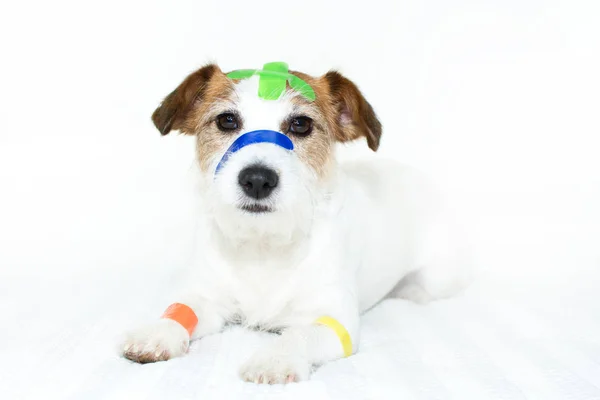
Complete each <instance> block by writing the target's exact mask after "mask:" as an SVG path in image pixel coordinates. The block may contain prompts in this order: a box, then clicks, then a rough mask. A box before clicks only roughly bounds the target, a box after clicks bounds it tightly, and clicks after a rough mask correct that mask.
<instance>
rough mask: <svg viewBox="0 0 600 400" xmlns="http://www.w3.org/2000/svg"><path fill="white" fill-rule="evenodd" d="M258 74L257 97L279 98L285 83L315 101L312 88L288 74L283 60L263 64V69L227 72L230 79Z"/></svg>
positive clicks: (266, 98)
mask: <svg viewBox="0 0 600 400" xmlns="http://www.w3.org/2000/svg"><path fill="white" fill-rule="evenodd" d="M254 75H258V76H259V77H260V78H259V83H258V97H260V98H261V99H265V100H279V98H280V97H281V95H282V94H283V92H285V89H286V84H289V85H290V87H291V88H292V89H294V90H296V91H297V92H298V93H300V94H301V95H302V96H304V97H305V98H306V100H308V101H315V98H316V95H315V91H314V90H313V88H312V87H311V86H310V85H309V84H308V83H306V82H305V81H303V80H302V79H300V78H298V77H297V76H296V75H293V74H290V73H289V70H288V65H287V64H286V63H284V62H270V63H266V64H265V65H263V69H238V70H236V71H232V72H230V73H228V74H227V77H228V78H230V79H247V78H250V77H252V76H254Z"/></svg>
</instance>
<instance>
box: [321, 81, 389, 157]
mask: <svg viewBox="0 0 600 400" xmlns="http://www.w3.org/2000/svg"><path fill="white" fill-rule="evenodd" d="M324 78H325V80H326V81H327V83H328V84H329V93H330V95H331V97H332V100H333V103H334V104H333V106H334V107H335V110H336V112H337V121H336V122H337V124H338V125H337V127H338V129H336V130H335V136H336V139H337V140H338V141H340V142H348V141H351V140H355V139H358V138H360V137H362V136H364V137H365V138H366V139H367V143H368V145H369V148H371V150H373V151H377V149H378V148H379V140H380V139H381V122H379V119H378V118H377V115H375V111H373V107H371V105H370V104H369V102H367V100H365V98H364V97H363V95H362V93H361V92H360V90H358V88H357V87H356V85H355V84H354V83H353V82H352V81H351V80H349V79H348V78H346V77H344V76H343V75H342V74H340V73H339V72H337V71H329V72H328V73H327V74H326V75H325V76H324Z"/></svg>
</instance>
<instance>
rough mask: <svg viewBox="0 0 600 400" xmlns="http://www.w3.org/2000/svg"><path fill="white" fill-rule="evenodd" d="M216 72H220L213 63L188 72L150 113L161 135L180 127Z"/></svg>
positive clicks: (200, 98)
mask: <svg viewBox="0 0 600 400" xmlns="http://www.w3.org/2000/svg"><path fill="white" fill-rule="evenodd" d="M216 73H222V72H221V70H220V69H219V67H218V66H216V65H215V64H210V65H206V66H204V67H202V68H200V69H199V70H198V71H196V72H194V73H192V74H190V75H189V76H188V77H187V78H185V80H184V81H183V82H182V83H181V84H180V85H179V86H177V89H175V90H173V91H172V92H171V93H170V94H169V95H168V96H167V97H165V99H164V100H163V101H162V103H161V104H160V106H159V107H158V108H157V109H156V110H155V111H154V113H153V114H152V122H154V125H155V126H156V129H158V130H159V131H160V133H161V135H166V134H168V133H169V132H171V130H172V129H174V130H181V129H182V127H183V122H184V121H185V118H186V116H187V114H188V112H189V111H190V109H191V108H192V106H193V105H194V103H195V102H197V101H202V97H203V96H204V93H205V91H206V88H207V87H208V84H209V82H210V80H211V79H212V77H213V76H214V75H215V74H216ZM182 132H183V131H182ZM183 133H193V132H183Z"/></svg>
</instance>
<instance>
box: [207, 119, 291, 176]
mask: <svg viewBox="0 0 600 400" xmlns="http://www.w3.org/2000/svg"><path fill="white" fill-rule="evenodd" d="M256 143H273V144H274V145H277V146H279V147H283V148H284V149H286V150H289V151H292V150H294V144H293V143H292V141H291V140H290V138H289V137H287V136H286V135H284V134H283V133H280V132H276V131H269V130H258V131H252V132H247V133H244V134H243V135H242V136H240V137H239V138H237V139H236V140H235V142H233V143H232V144H231V146H229V148H228V149H227V151H226V152H225V154H223V157H222V158H221V161H219V164H217V168H216V169H215V176H216V175H217V174H218V173H219V170H220V169H221V168H223V166H224V165H225V163H226V162H227V160H228V159H229V157H231V155H232V154H233V153H235V152H236V151H238V150H240V149H242V148H244V147H246V146H250V145H251V144H256Z"/></svg>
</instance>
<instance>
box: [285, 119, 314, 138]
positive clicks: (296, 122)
mask: <svg viewBox="0 0 600 400" xmlns="http://www.w3.org/2000/svg"><path fill="white" fill-rule="evenodd" d="M311 131H312V119H310V118H308V117H296V118H293V119H292V121H291V123H290V129H289V132H290V133H293V134H295V135H299V136H307V135H308V134H310V132H311Z"/></svg>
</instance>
